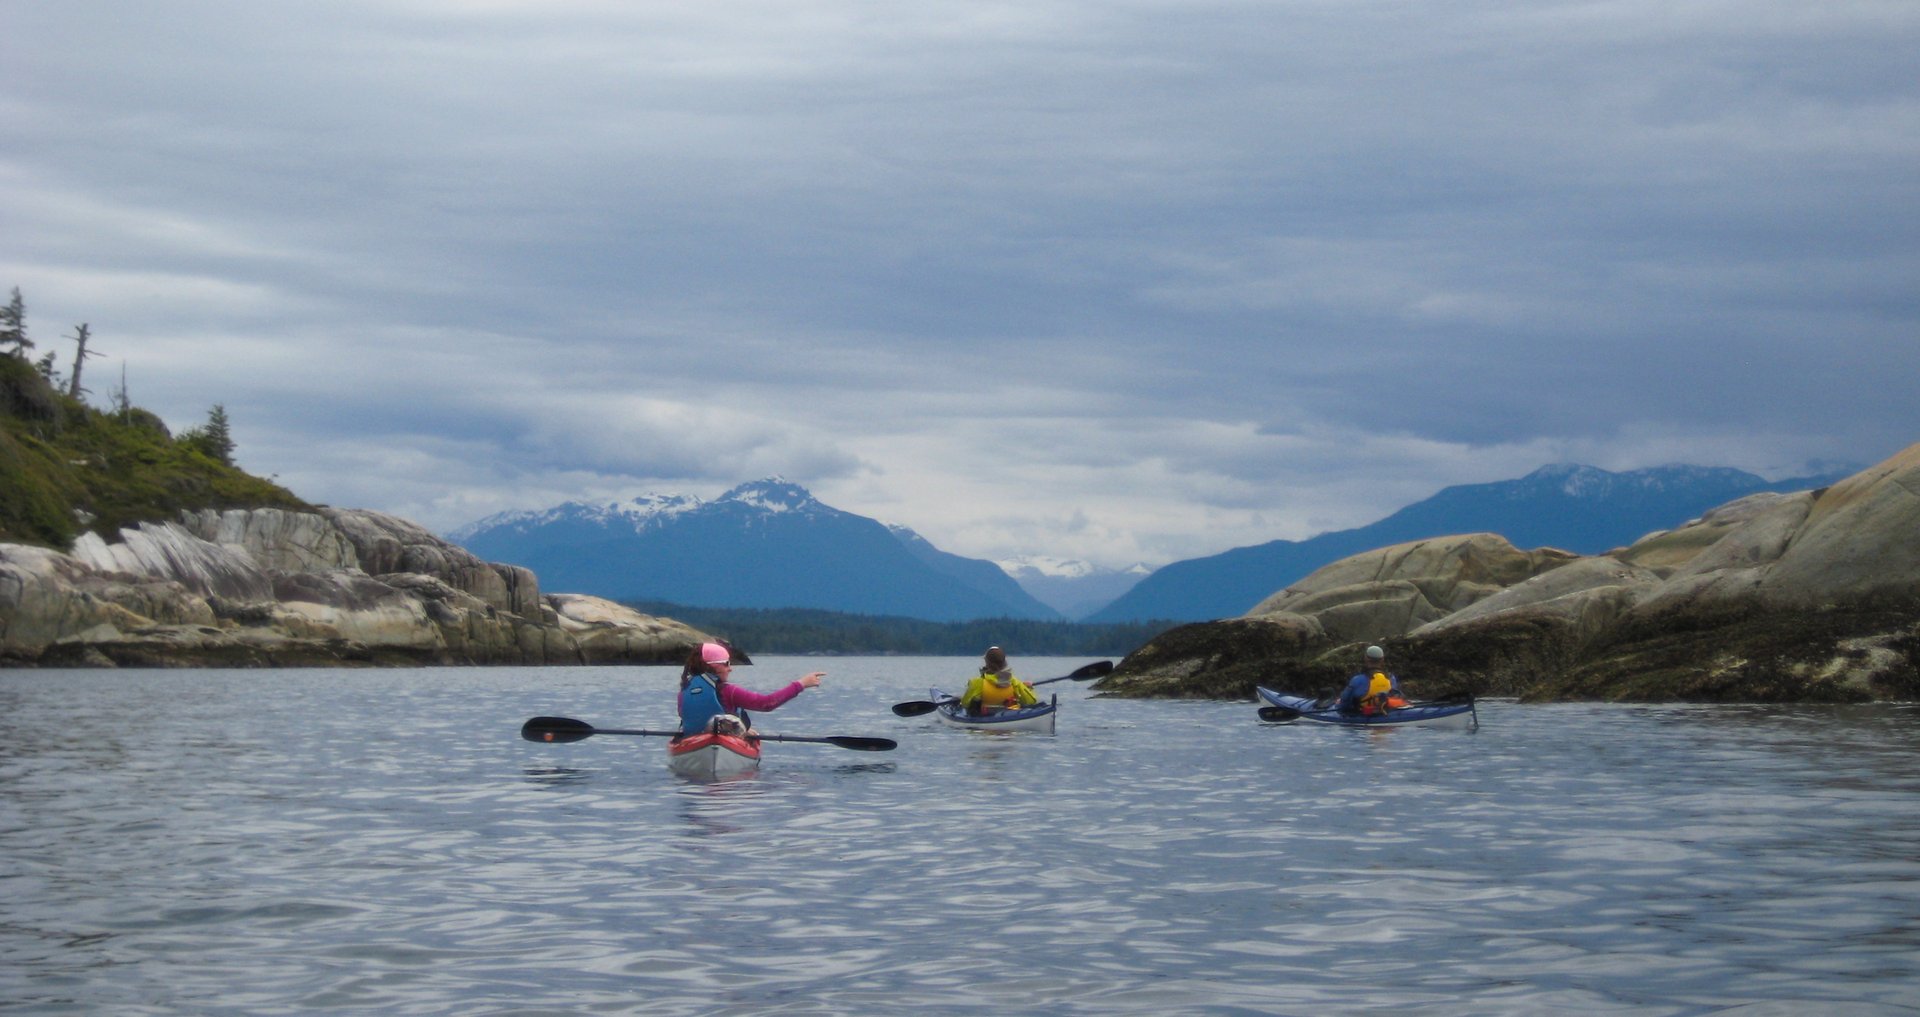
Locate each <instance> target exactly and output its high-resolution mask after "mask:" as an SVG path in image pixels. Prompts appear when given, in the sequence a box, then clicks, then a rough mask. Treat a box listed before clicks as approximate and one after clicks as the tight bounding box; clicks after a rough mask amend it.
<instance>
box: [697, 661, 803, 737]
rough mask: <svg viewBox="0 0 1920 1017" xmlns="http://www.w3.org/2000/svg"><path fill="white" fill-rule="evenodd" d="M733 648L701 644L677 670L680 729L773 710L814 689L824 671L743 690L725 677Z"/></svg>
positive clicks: (730, 667)
mask: <svg viewBox="0 0 1920 1017" xmlns="http://www.w3.org/2000/svg"><path fill="white" fill-rule="evenodd" d="M732 674H733V651H732V650H730V649H728V648H727V647H726V646H723V645H721V644H719V643H701V644H700V645H699V646H698V647H696V648H695V649H694V651H693V653H691V654H689V655H688V656H687V663H686V666H685V667H684V668H682V669H681V670H680V730H681V731H682V732H685V733H687V734H696V733H698V732H701V731H706V730H708V729H709V728H711V727H713V721H714V718H716V717H721V716H726V715H729V714H730V715H733V716H736V717H738V716H741V712H742V711H744V710H774V709H778V708H779V707H780V706H781V705H783V704H785V703H787V702H788V701H790V700H791V699H793V697H795V696H797V695H799V694H800V693H801V692H803V691H805V690H807V689H811V688H817V687H819V685H820V679H822V678H824V677H826V674H827V673H826V672H825V671H814V672H811V673H808V674H804V675H801V676H800V677H799V678H798V679H796V680H794V681H792V682H789V683H787V684H786V685H785V686H783V687H781V688H779V689H776V690H774V691H772V692H766V693H761V692H755V691H753V690H752V689H743V688H741V687H740V686H738V685H735V684H734V683H733V682H731V681H729V680H728V678H729V676H730V675H732Z"/></svg>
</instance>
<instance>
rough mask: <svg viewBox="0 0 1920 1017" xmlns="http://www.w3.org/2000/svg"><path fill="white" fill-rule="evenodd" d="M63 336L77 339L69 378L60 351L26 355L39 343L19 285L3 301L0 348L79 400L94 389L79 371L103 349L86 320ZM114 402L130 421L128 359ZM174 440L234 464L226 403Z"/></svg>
mask: <svg viewBox="0 0 1920 1017" xmlns="http://www.w3.org/2000/svg"><path fill="white" fill-rule="evenodd" d="M64 338H67V339H71V340H73V342H74V351H73V375H72V377H70V378H69V377H64V376H63V375H62V374H61V372H60V369H59V368H58V367H57V366H55V363H56V361H57V360H58V357H59V354H58V352H57V351H54V350H48V351H47V352H46V354H45V355H44V356H42V357H40V359H38V360H30V358H29V357H28V356H27V351H28V350H31V349H33V348H34V347H35V346H37V345H38V344H37V343H35V342H34V341H33V340H32V339H31V338H29V337H28V335H27V302H26V299H25V298H24V297H22V296H21V295H20V287H18V286H15V287H14V288H13V295H12V297H11V298H10V299H9V300H8V301H7V302H6V303H5V304H4V305H0V350H3V351H4V352H5V354H6V355H7V356H11V357H13V358H14V359H16V360H20V361H28V362H31V363H32V364H33V366H34V369H35V370H36V371H38V372H39V374H40V377H41V378H42V379H43V380H44V381H46V383H47V384H48V385H49V386H51V387H52V388H53V389H54V390H55V391H58V392H63V393H65V395H66V396H67V398H69V399H71V400H73V401H74V402H76V403H77V402H80V401H81V398H82V397H83V396H86V395H90V394H92V392H93V390H92V389H90V388H85V387H83V386H82V385H81V384H80V375H81V371H82V369H84V368H85V367H86V366H87V361H88V360H91V359H94V358H97V357H99V356H100V351H99V350H96V349H90V348H88V345H87V344H88V343H90V342H92V341H93V329H92V327H91V326H89V325H88V324H87V323H85V322H82V323H80V324H78V325H75V326H74V329H73V334H72V335H70V336H65V337H64ZM112 403H113V410H112V412H113V413H114V414H115V415H117V416H119V417H120V418H121V422H122V423H126V422H129V420H130V418H131V415H132V413H133V403H132V402H131V401H130V400H129V399H128V398H127V376H126V367H125V361H122V362H121V370H120V387H119V388H118V389H117V390H115V392H114V393H113V397H112ZM173 440H174V441H176V442H178V443H179V444H180V445H182V446H184V447H186V448H190V449H193V450H194V451H196V452H199V453H200V454H202V455H204V456H206V457H207V458H209V459H212V460H213V461H214V462H217V463H219V464H220V465H222V466H232V465H233V452H234V448H235V445H234V441H233V424H232V422H231V421H230V420H228V419H227V408H226V406H225V405H222V404H220V403H215V404H214V406H213V409H212V410H211V411H209V412H208V414H207V422H206V423H205V424H203V425H201V426H199V427H190V428H188V429H186V430H185V431H182V432H180V433H179V434H178V435H174V436H173Z"/></svg>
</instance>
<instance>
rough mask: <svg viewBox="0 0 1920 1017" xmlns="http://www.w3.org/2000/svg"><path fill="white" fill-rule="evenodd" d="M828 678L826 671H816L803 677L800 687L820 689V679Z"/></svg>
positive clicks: (801, 677)
mask: <svg viewBox="0 0 1920 1017" xmlns="http://www.w3.org/2000/svg"><path fill="white" fill-rule="evenodd" d="M826 676H827V673H826V672H825V671H815V672H813V673H811V674H804V675H801V676H800V687H801V688H803V689H814V688H819V687H820V679H822V678H825V677H826Z"/></svg>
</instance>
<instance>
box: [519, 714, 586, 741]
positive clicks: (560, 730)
mask: <svg viewBox="0 0 1920 1017" xmlns="http://www.w3.org/2000/svg"><path fill="white" fill-rule="evenodd" d="M520 737H522V738H525V739H526V740H527V741H530V742H577V741H580V740H581V739H583V738H591V737H593V725H592V724H589V723H587V722H586V721H584V720H574V719H573V718H572V717H535V718H533V719H532V720H530V721H527V722H526V723H525V724H522V725H520Z"/></svg>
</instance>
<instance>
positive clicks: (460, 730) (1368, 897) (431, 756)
mask: <svg viewBox="0 0 1920 1017" xmlns="http://www.w3.org/2000/svg"><path fill="white" fill-rule="evenodd" d="M810 663H811V662H807V661H787V662H782V661H778V660H763V661H762V662H761V665H760V666H761V667H762V668H763V669H764V670H766V671H772V672H775V673H784V672H785V671H793V672H794V673H799V672H800V671H804V670H810V669H811V667H810ZM964 663H968V664H970V662H964ZM1059 663H1060V664H1061V665H1062V666H1063V672H1064V670H1070V669H1071V668H1072V667H1074V666H1077V664H1078V663H1082V662H1079V661H1066V662H1059ZM957 666H958V665H957V664H956V662H952V661H900V660H885V661H880V660H875V661H859V660H848V661H841V662H836V666H835V669H834V670H835V681H834V686H833V688H834V690H835V691H834V695H835V696H837V697H839V698H838V701H837V702H836V701H835V700H834V699H831V698H829V697H828V696H824V695H822V696H813V695H811V694H810V695H809V696H806V697H802V698H801V699H799V700H796V701H795V702H794V703H793V704H790V706H789V707H788V708H785V709H783V710H781V711H780V712H779V713H778V714H775V715H773V717H777V718H778V719H779V721H780V724H779V725H778V727H777V730H781V731H789V732H793V733H803V732H805V733H825V732H846V733H871V734H883V735H886V736H888V737H895V738H898V739H899V740H900V741H901V743H902V747H901V749H900V750H899V751H898V752H896V753H893V754H890V755H889V756H888V757H887V758H885V759H883V760H868V759H862V760H860V761H858V762H849V761H848V760H847V759H846V758H845V757H846V755H847V754H846V753H838V754H837V755H836V750H835V749H833V748H832V747H830V746H824V745H779V746H777V748H778V750H779V751H777V752H776V751H774V750H773V749H769V751H768V760H767V763H766V764H765V766H764V767H763V771H762V773H761V774H759V775H758V776H757V777H754V778H751V779H746V780H739V781H731V782H723V783H714V784H702V783H698V782H690V781H685V780H681V779H679V778H676V777H673V776H672V775H670V774H668V773H667V772H666V770H665V767H664V766H663V765H662V762H661V758H660V757H661V753H660V752H659V745H658V743H657V742H654V741H649V740H646V739H636V738H629V739H625V740H622V739H619V738H612V737H609V738H595V739H590V740H589V741H587V742H583V743H580V744H576V745H566V746H548V745H533V744H529V743H524V742H521V741H519V740H518V738H517V735H516V731H517V725H518V723H519V721H520V720H522V719H524V718H525V717H527V716H533V715H536V714H552V713H574V714H578V715H585V716H592V717H602V716H604V717H606V718H608V720H609V721H611V720H614V719H622V720H624V719H626V718H628V717H631V716H632V712H631V711H633V710H634V708H635V707H634V703H635V702H636V696H635V693H634V692H633V689H634V686H635V684H636V682H642V683H644V682H656V683H657V684H659V686H660V688H659V689H658V690H655V691H650V692H647V693H646V695H648V696H653V697H656V698H658V699H664V698H665V691H664V690H665V688H666V687H667V682H668V681H670V676H667V675H655V674H653V673H652V672H650V671H647V670H646V669H640V670H637V671H636V669H591V668H582V669H559V670H554V671H540V670H515V669H497V670H485V671H472V670H447V671H435V670H426V671H418V672H312V671H309V672H147V673H139V672H124V673H119V672H113V673H88V672H71V673H57V672H36V673H19V674H0V716H3V717H4V719H3V720H0V745H4V746H6V749H5V751H4V754H0V894H4V897H3V898H0V899H4V900H5V901H6V903H5V905H4V910H0V957H4V958H5V964H4V965H0V1012H5V1013H8V1014H13V1013H21V1014H55V1013H82V1012H84V1013H98V1012H112V1013H126V1014H213V1015H220V1014H247V1015H253V1014H283V1013H308V1012H313V1011H327V1010H332V1011H344V1012H380V1013H395V1014H462V1015H466V1014H483V1015H505V1014H515V1015H533V1014H562V1013H565V1014H576V1013H583V1012H591V1013H610V1014H621V1013H641V1014H668V1015H671V1014H728V1013H739V1014H762V1013H792V1014H848V1013H860V1014H865V1013H890V1012H901V1011H908V1010H911V1011H914V1012H922V1013H933V1014H959V1013H976V1012H981V1011H984V1010H988V1009H995V1010H1008V1011H1012V1012H1028V1013H1035V1012H1039V1013H1049V1014H1115V1013H1152V1014H1183V1013H1206V1014H1302V1015H1307V1014H1311V1015H1325V1014H1359V1013H1373V1012H1379V1011H1382V1010H1388V1009H1391V1010H1395V1011H1400V1012H1405V1013H1410V1014H1415V1015H1454V1014H1460V1015H1466V1014H1473V1015H1485V1014H1496V1015H1497V1014H1537V1013H1553V1012H1581V1013H1597V1014H1615V1013H1618V1014H1628V1013H1631V1014H1635V1015H1642V1014H1675V1015H1688V1017H1691V1015H1706V1014H1738V1015H1741V1017H1768V1015H1772V1014H1788V1013H1792V1014H1796V1015H1797V1014H1800V1013H1812V1012H1819V1013H1823V1014H1849V1013H1859V1014H1866V1013H1872V1014H1888V1013H1920V931H1916V930H1920V859H1917V858H1916V857H1915V855H1914V852H1913V850H1912V845H1913V844H1915V843H1920V771H1916V769H1915V768H1914V767H1913V766H1912V765H1911V761H1912V759H1913V758H1914V749H1915V748H1916V742H1917V741H1920V739H1917V738H1916V735H1915V733H1914V732H1915V730H1916V728H1915V726H1914V724H1913V721H1914V720H1915V719H1920V714H1916V713H1915V712H1914V711H1912V710H1908V709H1905V708H1884V707H1883V708H1878V709H1871V710H1868V709H1851V708H1760V707H1736V708H1729V709H1720V710H1714V709H1708V708H1699V707H1608V706H1589V705H1562V706H1546V707H1522V706H1518V705H1515V704H1511V703H1488V704H1484V706H1483V710H1482V722H1483V727H1482V730H1481V731H1480V732H1478V733H1477V734H1460V733H1449V732H1423V731H1402V732H1351V731H1338V730H1326V729H1295V728H1273V727H1266V726H1262V725H1259V724H1256V723H1254V722H1253V721H1252V718H1251V712H1252V707H1251V706H1250V705H1249V704H1223V703H1131V702H1122V701H1108V700H1089V699H1086V698H1085V696H1084V690H1074V691H1072V692H1069V693H1068V694H1067V701H1068V707H1067V709H1066V710H1063V712H1062V724H1061V733H1060V735H1059V736H1057V737H1054V738H1045V737H992V736H982V735H979V734H977V733H974V732H964V731H952V730H948V729H945V728H941V727H937V726H935V725H933V724H931V723H929V722H925V721H901V720H899V719H897V718H892V717H891V716H890V715H888V714H887V712H886V710H885V704H886V703H888V702H891V701H895V700H898V699H906V698H916V697H917V696H919V695H921V694H923V693H924V689H925V688H926V687H927V686H928V685H929V684H936V683H939V682H940V681H942V680H943V677H944V676H946V675H947V674H948V673H949V672H950V671H953V669H954V668H956V667H957ZM1043 666H1046V667H1047V669H1049V670H1050V669H1051V668H1050V666H1047V665H1043ZM916 667H917V668H918V669H919V670H915V668H916ZM954 673H964V668H962V669H961V670H960V671H957V672H954ZM648 702H649V703H652V702H653V700H648ZM862 703H864V704H865V705H864V706H861V705H859V704H862ZM267 704H271V708H268V707H267ZM656 705H657V704H656ZM848 710H853V711H856V712H854V713H848V712H846V711H848ZM647 716H648V717H650V718H651V719H642V720H640V721H639V722H638V723H636V724H635V725H634V726H654V725H655V724H657V723H658V721H659V718H658V717H657V716H653V715H651V714H649V715H647ZM773 717H769V718H767V720H766V721H764V723H766V724H767V725H768V726H770V727H771V726H773V725H772V724H771V720H772V719H773ZM396 718H416V719H415V720H412V721H406V722H397V721H396ZM482 732H484V733H485V734H484V735H482V734H480V733H482Z"/></svg>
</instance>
